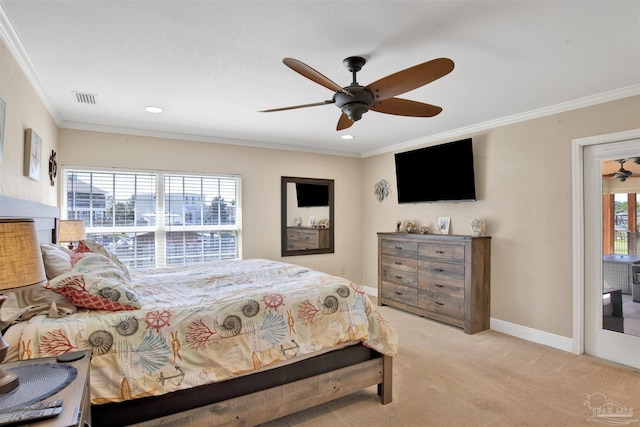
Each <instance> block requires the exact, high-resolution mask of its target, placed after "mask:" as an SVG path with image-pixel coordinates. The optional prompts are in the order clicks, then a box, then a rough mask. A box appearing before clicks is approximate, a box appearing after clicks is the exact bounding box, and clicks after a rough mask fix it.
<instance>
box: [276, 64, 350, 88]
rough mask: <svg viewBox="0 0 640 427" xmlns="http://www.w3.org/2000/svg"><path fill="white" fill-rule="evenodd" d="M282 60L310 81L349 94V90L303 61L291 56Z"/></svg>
mask: <svg viewBox="0 0 640 427" xmlns="http://www.w3.org/2000/svg"><path fill="white" fill-rule="evenodd" d="M282 62H284V65H286V66H287V67H289V68H291V69H292V70H293V71H295V72H297V73H299V74H301V75H303V76H304V77H306V78H308V79H309V80H311V81H314V82H316V83H318V84H319V85H322V86H324V87H326V88H327V89H331V90H332V91H334V92H342V93H346V94H347V95H351V92H349V91H348V90H346V89H344V88H343V87H342V86H340V85H339V84H338V83H335V82H334V81H332V80H330V79H329V78H328V77H326V76H325V75H324V74H322V73H320V72H318V71H316V70H314V69H313V68H311V67H309V66H308V65H307V64H305V63H304V62H301V61H298V60H297V59H293V58H284V59H283V60H282Z"/></svg>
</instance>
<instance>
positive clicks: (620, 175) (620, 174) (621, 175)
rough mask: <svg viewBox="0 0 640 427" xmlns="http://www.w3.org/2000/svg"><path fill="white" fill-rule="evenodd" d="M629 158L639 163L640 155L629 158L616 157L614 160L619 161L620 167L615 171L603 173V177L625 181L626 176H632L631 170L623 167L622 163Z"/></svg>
mask: <svg viewBox="0 0 640 427" xmlns="http://www.w3.org/2000/svg"><path fill="white" fill-rule="evenodd" d="M627 160H630V161H632V162H634V163H636V164H640V157H631V158H629V159H618V160H616V162H618V163H620V169H618V170H617V171H615V172H613V173H610V174H606V175H604V177H605V178H615V179H617V180H618V181H620V182H625V181H626V180H627V178H629V177H631V176H633V174H634V173H633V172H632V171H630V170H627V169H625V168H624V164H625V163H626V162H627Z"/></svg>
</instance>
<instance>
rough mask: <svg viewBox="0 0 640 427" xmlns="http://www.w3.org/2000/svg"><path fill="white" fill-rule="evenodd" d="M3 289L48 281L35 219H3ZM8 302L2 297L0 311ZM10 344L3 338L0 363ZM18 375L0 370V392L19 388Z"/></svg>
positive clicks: (0, 237)
mask: <svg viewBox="0 0 640 427" xmlns="http://www.w3.org/2000/svg"><path fill="white" fill-rule="evenodd" d="M0 259H2V263H0V290H2V291H4V290H7V289H14V288H21V287H24V286H30V285H35V284H40V283H42V282H44V281H45V279H46V276H45V272H44V264H43V262H42V256H41V255H40V247H39V246H38V235H37V233H36V227H35V222H34V221H33V220H32V219H22V218H0ZM6 299H7V296H6V295H1V296H0V308H1V307H2V304H4V302H5V300H6ZM8 348H9V344H7V342H6V341H5V340H4V338H3V337H2V335H0V363H1V362H2V361H3V360H4V358H5V356H6V355H7V349H8ZM18 384H19V379H18V376H17V375H16V374H13V373H7V372H5V371H4V370H3V369H2V368H0V393H8V392H10V391H12V390H14V389H15V388H16V387H18Z"/></svg>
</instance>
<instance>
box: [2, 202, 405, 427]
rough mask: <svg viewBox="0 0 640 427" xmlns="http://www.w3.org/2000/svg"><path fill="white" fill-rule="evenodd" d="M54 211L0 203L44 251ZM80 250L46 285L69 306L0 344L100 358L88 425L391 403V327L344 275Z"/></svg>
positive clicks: (193, 421) (209, 420) (268, 415)
mask: <svg viewBox="0 0 640 427" xmlns="http://www.w3.org/2000/svg"><path fill="white" fill-rule="evenodd" d="M54 209H55V212H53V211H52V210H51V207H48V206H42V205H39V204H33V203H31V202H27V203H26V204H25V203H23V201H17V200H15V199H8V198H0V216H29V217H32V218H34V219H36V223H37V224H38V228H39V230H40V232H39V236H40V239H41V243H42V244H45V243H47V242H53V243H54V242H55V227H56V224H57V219H56V217H57V208H54ZM73 256H74V257H75V258H76V259H75V260H74V265H73V269H72V270H71V271H68V272H66V273H63V274H60V275H57V276H55V277H53V278H52V279H51V280H49V281H48V282H47V285H46V287H47V288H48V289H46V291H47V292H50V293H51V295H53V294H55V297H56V299H57V301H59V298H61V297H62V298H66V299H68V300H69V301H71V302H72V303H73V304H72V306H71V308H70V309H68V310H69V311H70V312H65V310H66V309H67V306H66V305H65V304H63V303H61V302H59V303H58V304H57V306H56V307H57V308H58V311H59V312H62V314H61V315H60V316H50V315H49V314H50V311H51V310H49V314H36V315H33V316H30V317H29V319H28V320H23V321H21V322H19V323H17V324H15V325H13V326H11V327H10V328H8V330H6V333H5V338H6V339H7V341H9V343H10V345H11V348H12V349H13V351H14V353H13V354H14V357H18V358H35V357H43V356H52V355H58V354H62V353H65V352H69V351H75V350H78V349H81V350H85V349H90V350H92V351H93V357H92V362H91V375H90V384H91V396H92V425H94V426H103V425H104V426H114V425H132V424H139V425H171V424H175V425H181V426H182V425H223V424H228V425H255V424H259V423H262V422H266V421H269V420H272V419H276V418H279V417H282V416H285V415H287V414H290V413H293V412H297V411H299V410H302V409H305V408H308V407H312V406H315V405H318V404H321V403H324V402H326V401H329V400H332V399H335V398H339V397H341V396H345V395H347V394H351V393H353V392H355V391H358V390H362V389H364V388H368V387H371V386H376V385H377V391H378V394H379V395H380V400H381V402H382V403H383V404H386V403H389V402H391V391H392V381H391V378H392V357H393V356H394V355H395V353H396V348H397V338H396V335H395V330H394V329H393V328H392V327H391V326H390V325H388V324H387V323H386V321H385V320H384V318H383V317H382V316H380V314H379V313H377V312H376V309H375V306H374V305H373V304H371V301H370V300H369V298H368V297H367V295H366V294H365V293H364V292H363V291H362V289H361V288H360V287H358V286H357V285H356V284H354V283H351V282H349V281H348V280H345V279H343V278H339V277H335V276H330V275H327V274H324V273H321V272H318V271H314V270H311V269H308V268H304V267H301V266H298V265H294V264H288V263H283V262H278V261H273V260H264V259H252V260H234V261H217V262H211V263H208V265H193V266H191V267H189V268H188V269H187V268H185V267H181V268H163V269H156V268H153V269H145V270H138V271H128V270H127V269H126V267H125V266H122V265H119V264H118V260H117V258H115V257H113V256H112V254H109V253H108V252H107V251H106V250H104V248H101V247H100V246H99V245H96V244H94V243H93V242H91V241H87V242H86V243H83V244H82V245H80V247H79V248H78V250H77V251H75V255H73ZM80 283H82V284H83V285H82V286H79V284H80ZM203 283H206V286H203V285H202V284H203ZM96 289H100V292H96ZM105 289H108V290H107V291H105ZM213 289H216V292H213V291H212V290H213ZM54 290H55V293H52V291H54ZM114 292H117V293H118V295H119V296H118V297H117V298H116V297H114V295H115V294H114ZM96 295H97V296H98V297H96ZM87 300H88V302H87ZM93 304H96V305H93ZM5 305H6V304H5ZM87 305H89V308H87V307H85V306H87ZM74 306H75V307H76V311H75V312H74V310H73V307H74ZM3 310H4V307H3ZM10 354H11V353H10ZM9 357H10V356H9Z"/></svg>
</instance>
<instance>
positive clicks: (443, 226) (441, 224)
mask: <svg viewBox="0 0 640 427" xmlns="http://www.w3.org/2000/svg"><path fill="white" fill-rule="evenodd" d="M450 224H451V217H450V216H441V217H440V218H438V233H440V234H449V225H450Z"/></svg>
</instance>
